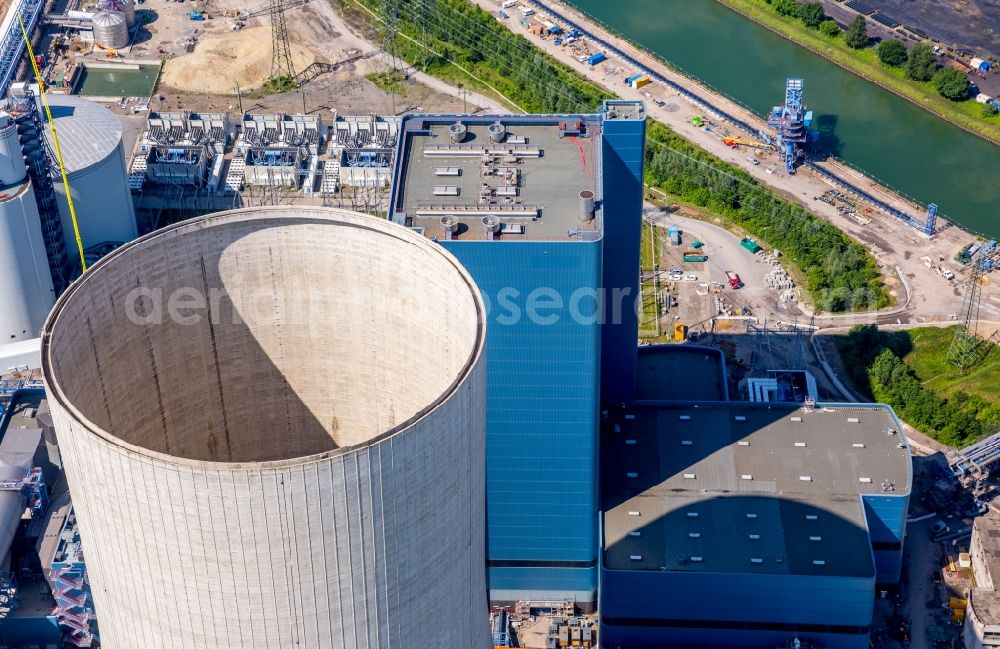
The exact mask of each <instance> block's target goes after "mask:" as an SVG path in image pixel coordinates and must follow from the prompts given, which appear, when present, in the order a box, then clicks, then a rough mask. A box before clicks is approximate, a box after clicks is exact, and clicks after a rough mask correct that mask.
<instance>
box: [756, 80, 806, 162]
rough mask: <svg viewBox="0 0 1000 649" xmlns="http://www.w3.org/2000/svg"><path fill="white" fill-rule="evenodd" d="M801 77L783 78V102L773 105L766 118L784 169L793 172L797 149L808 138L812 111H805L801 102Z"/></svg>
mask: <svg viewBox="0 0 1000 649" xmlns="http://www.w3.org/2000/svg"><path fill="white" fill-rule="evenodd" d="M803 86H804V83H803V81H802V79H786V80H785V103H784V105H783V106H775V107H774V108H773V109H772V110H771V114H770V115H769V116H768V118H767V123H768V125H770V126H771V127H773V128H774V131H775V139H776V143H777V147H778V151H779V152H780V153H781V154H782V155H783V156H784V157H785V169H786V170H787V171H788V173H790V174H794V173H795V164H796V162H797V161H798V156H799V150H800V148H801V147H802V145H803V144H805V143H806V142H807V141H808V140H809V126H810V124H811V123H812V111H807V110H806V107H805V105H803V103H802V89H803Z"/></svg>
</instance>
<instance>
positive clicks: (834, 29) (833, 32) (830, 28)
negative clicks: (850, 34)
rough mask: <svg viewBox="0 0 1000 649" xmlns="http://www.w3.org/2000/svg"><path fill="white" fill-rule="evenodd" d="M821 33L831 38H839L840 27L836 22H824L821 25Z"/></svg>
mask: <svg viewBox="0 0 1000 649" xmlns="http://www.w3.org/2000/svg"><path fill="white" fill-rule="evenodd" d="M819 33H820V34H823V35H824V36H830V37H833V36H839V35H840V25H838V24H837V21H836V20H824V21H823V22H821V23H820V24H819Z"/></svg>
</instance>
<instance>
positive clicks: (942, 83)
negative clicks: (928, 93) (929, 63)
mask: <svg viewBox="0 0 1000 649" xmlns="http://www.w3.org/2000/svg"><path fill="white" fill-rule="evenodd" d="M934 87H935V88H937V91H938V92H939V93H941V95H942V96H943V97H947V98H948V99H951V100H952V101H962V100H963V99H968V98H969V79H968V77H966V76H965V75H964V74H962V73H961V72H959V71H958V70H956V69H955V68H941V69H940V70H938V71H937V72H935V73H934Z"/></svg>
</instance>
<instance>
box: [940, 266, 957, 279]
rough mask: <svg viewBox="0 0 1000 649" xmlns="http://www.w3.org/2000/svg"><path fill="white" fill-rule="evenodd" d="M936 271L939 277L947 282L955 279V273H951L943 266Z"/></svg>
mask: <svg viewBox="0 0 1000 649" xmlns="http://www.w3.org/2000/svg"><path fill="white" fill-rule="evenodd" d="M937 271H938V273H939V274H940V275H941V277H943V278H945V279H947V280H952V279H955V273H953V272H952V271H951V270H950V269H948V268H945V267H944V266H938V269H937Z"/></svg>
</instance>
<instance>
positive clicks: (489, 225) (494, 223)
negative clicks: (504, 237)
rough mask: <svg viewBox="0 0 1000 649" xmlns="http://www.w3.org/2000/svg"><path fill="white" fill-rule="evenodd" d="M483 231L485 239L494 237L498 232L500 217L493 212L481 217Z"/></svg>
mask: <svg viewBox="0 0 1000 649" xmlns="http://www.w3.org/2000/svg"><path fill="white" fill-rule="evenodd" d="M482 224H483V232H484V234H485V235H486V238H487V239H494V238H496V235H497V233H498V232H500V217H499V216H497V215H495V214H487V215H486V216H484V217H483V218H482Z"/></svg>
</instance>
